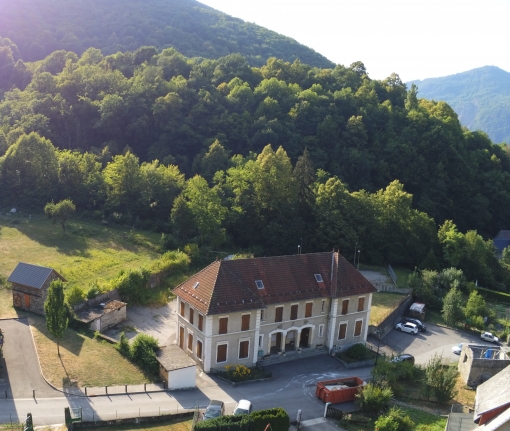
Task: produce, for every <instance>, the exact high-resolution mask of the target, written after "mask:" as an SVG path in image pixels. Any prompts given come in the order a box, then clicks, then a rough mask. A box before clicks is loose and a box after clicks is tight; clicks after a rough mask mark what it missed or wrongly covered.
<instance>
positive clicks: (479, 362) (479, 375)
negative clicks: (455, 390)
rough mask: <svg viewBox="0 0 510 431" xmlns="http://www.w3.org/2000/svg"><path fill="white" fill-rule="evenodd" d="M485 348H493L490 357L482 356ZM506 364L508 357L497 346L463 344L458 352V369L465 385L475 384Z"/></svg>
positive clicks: (507, 363)
mask: <svg viewBox="0 0 510 431" xmlns="http://www.w3.org/2000/svg"><path fill="white" fill-rule="evenodd" d="M487 349H492V350H493V354H492V355H491V358H485V357H484V354H485V352H486V351H487ZM508 365H510V358H509V357H508V356H507V355H506V353H505V352H504V351H503V350H501V349H500V348H499V347H492V348H491V347H487V346H474V345H469V344H464V345H463V346H462V351H461V352H460V358H459V365H458V370H459V373H460V375H461V377H462V380H463V381H464V382H465V383H466V384H467V385H469V386H477V385H479V384H481V383H483V382H485V381H486V380H488V379H490V378H491V377H492V376H494V375H496V374H497V373H499V372H500V371H501V370H502V369H503V368H506V367H507V366H508Z"/></svg>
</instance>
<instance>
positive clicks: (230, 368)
mask: <svg viewBox="0 0 510 431" xmlns="http://www.w3.org/2000/svg"><path fill="white" fill-rule="evenodd" d="M225 370H226V371H227V373H228V374H229V378H230V380H231V381H233V382H239V381H241V380H248V378H249V377H248V376H249V375H250V373H251V371H250V369H249V368H248V367H246V366H244V365H227V366H225Z"/></svg>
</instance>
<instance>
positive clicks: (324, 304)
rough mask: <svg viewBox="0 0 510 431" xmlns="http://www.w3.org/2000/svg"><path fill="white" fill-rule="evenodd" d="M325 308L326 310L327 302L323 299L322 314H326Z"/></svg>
mask: <svg viewBox="0 0 510 431" xmlns="http://www.w3.org/2000/svg"><path fill="white" fill-rule="evenodd" d="M325 308H326V301H325V300H324V299H323V300H322V305H321V313H324V311H325Z"/></svg>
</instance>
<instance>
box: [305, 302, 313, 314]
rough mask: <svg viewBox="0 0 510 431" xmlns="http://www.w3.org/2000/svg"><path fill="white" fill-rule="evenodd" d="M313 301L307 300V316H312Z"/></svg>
mask: <svg viewBox="0 0 510 431" xmlns="http://www.w3.org/2000/svg"><path fill="white" fill-rule="evenodd" d="M312 307H313V302H307V303H306V307H305V317H312Z"/></svg>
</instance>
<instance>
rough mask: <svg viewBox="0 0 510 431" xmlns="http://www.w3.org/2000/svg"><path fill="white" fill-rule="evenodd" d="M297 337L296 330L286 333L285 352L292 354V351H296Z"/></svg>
mask: <svg viewBox="0 0 510 431" xmlns="http://www.w3.org/2000/svg"><path fill="white" fill-rule="evenodd" d="M297 335H298V332H297V330H292V331H289V332H287V335H286V336H285V351H286V352H292V351H293V350H296V343H297Z"/></svg>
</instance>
